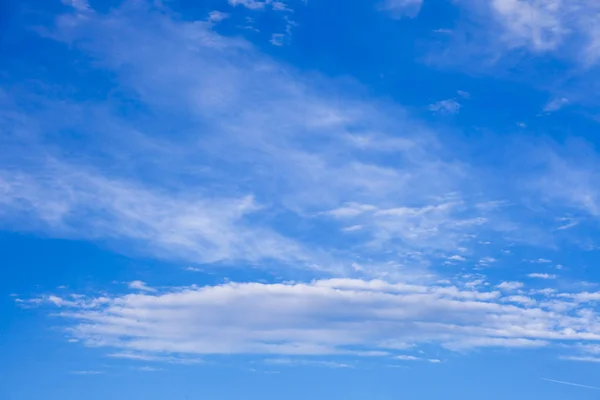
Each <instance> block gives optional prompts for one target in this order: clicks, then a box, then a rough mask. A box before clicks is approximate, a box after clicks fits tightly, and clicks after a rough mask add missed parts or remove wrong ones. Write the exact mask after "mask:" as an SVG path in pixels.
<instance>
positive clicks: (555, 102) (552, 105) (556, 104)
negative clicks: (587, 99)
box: [544, 97, 569, 112]
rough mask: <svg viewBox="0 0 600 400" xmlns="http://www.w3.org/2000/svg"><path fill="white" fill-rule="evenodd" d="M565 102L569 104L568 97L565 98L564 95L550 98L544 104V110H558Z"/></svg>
mask: <svg viewBox="0 0 600 400" xmlns="http://www.w3.org/2000/svg"><path fill="white" fill-rule="evenodd" d="M567 104H569V99H567V98H566V97H558V98H555V99H552V100H550V101H549V102H548V103H547V104H546V105H545V106H544V112H554V111H558V110H560V109H561V108H563V107H564V106H566V105H567Z"/></svg>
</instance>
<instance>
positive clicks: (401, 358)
mask: <svg viewBox="0 0 600 400" xmlns="http://www.w3.org/2000/svg"><path fill="white" fill-rule="evenodd" d="M394 358H395V359H396V360H402V361H417V360H419V359H420V358H419V357H415V356H405V355H400V356H396V357H394Z"/></svg>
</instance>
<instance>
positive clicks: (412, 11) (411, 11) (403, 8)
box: [378, 0, 423, 19]
mask: <svg viewBox="0 0 600 400" xmlns="http://www.w3.org/2000/svg"><path fill="white" fill-rule="evenodd" d="M422 5H423V0H383V1H382V2H381V3H379V5H378V9H379V10H380V11H383V12H386V13H387V14H388V15H389V16H390V17H392V18H397V19H400V18H404V17H407V18H414V17H416V16H417V15H418V14H419V11H421V6H422Z"/></svg>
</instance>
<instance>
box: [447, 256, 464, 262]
mask: <svg viewBox="0 0 600 400" xmlns="http://www.w3.org/2000/svg"><path fill="white" fill-rule="evenodd" d="M448 260H449V261H466V258H465V257H463V256H461V255H458V254H455V255H453V256H450V257H448Z"/></svg>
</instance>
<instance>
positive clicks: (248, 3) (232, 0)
mask: <svg viewBox="0 0 600 400" xmlns="http://www.w3.org/2000/svg"><path fill="white" fill-rule="evenodd" d="M228 1H229V4H231V5H232V6H233V7H237V6H242V7H246V8H249V9H250V10H263V9H264V8H265V6H266V5H267V4H268V2H267V1H258V0H228Z"/></svg>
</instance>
